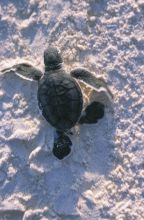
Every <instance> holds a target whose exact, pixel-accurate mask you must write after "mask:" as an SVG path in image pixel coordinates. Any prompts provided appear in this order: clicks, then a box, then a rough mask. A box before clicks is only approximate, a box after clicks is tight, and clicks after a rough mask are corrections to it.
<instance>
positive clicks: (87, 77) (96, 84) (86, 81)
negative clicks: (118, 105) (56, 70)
mask: <svg viewBox="0 0 144 220" xmlns="http://www.w3.org/2000/svg"><path fill="white" fill-rule="evenodd" d="M70 74H71V76H72V77H74V78H76V79H77V80H78V82H79V84H80V86H81V88H82V87H84V86H85V87H91V91H90V92H89V103H92V102H100V103H103V104H104V105H105V106H107V107H110V106H111V105H112V103H113V95H112V93H111V91H110V89H109V88H108V86H107V84H106V82H105V81H104V80H103V79H102V78H96V76H95V75H94V74H92V73H91V72H89V71H88V70H86V69H85V68H77V69H74V70H72V71H71V73H70ZM82 89H83V88H82ZM88 90H90V89H87V90H86V91H88ZM85 95H86V96H87V94H85Z"/></svg>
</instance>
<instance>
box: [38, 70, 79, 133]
mask: <svg viewBox="0 0 144 220" xmlns="http://www.w3.org/2000/svg"><path fill="white" fill-rule="evenodd" d="M38 101H39V106H40V108H41V110H42V114H43V116H44V117H45V119H46V120H47V121H48V122H49V123H50V124H51V125H52V126H54V127H55V128H56V129H59V130H62V131H65V130H68V129H70V128H72V127H73V126H74V125H75V124H76V122H77V121H78V120H79V117H80V114H81V111H82V107H83V99H82V93H81V89H80V87H79V85H78V84H77V82H76V81H75V79H73V78H72V77H71V76H69V75H67V74H65V73H63V72H59V73H52V74H45V76H44V77H43V78H42V79H41V80H40V83H39V88H38Z"/></svg>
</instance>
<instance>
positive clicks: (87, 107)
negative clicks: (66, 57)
mask: <svg viewBox="0 0 144 220" xmlns="http://www.w3.org/2000/svg"><path fill="white" fill-rule="evenodd" d="M44 65H45V70H44V73H43V72H42V71H41V70H39V69H38V68H37V67H34V66H33V65H31V64H29V63H27V62H23V63H19V64H16V65H14V66H12V67H10V68H6V69H3V70H2V72H4V73H5V72H8V71H13V72H14V73H16V74H17V75H18V76H20V77H22V78H24V79H27V80H36V81H38V92H37V99H38V105H39V108H40V110H41V112H42V115H43V117H44V118H45V119H46V120H47V122H48V123H49V124H50V125H51V126H53V127H54V128H55V134H54V145H53V150H52V151H53V154H54V156H56V157H57V158H58V159H60V160H61V159H63V158H65V157H66V156H68V155H69V154H70V152H71V146H72V141H71V139H70V135H71V128H73V127H74V126H75V125H76V124H78V123H79V124H84V123H85V124H91V123H97V121H98V120H99V119H101V118H103V116H104V111H105V107H106V106H109V105H110V103H111V102H112V93H111V92H110V90H109V88H108V87H107V84H106V83H105V82H104V80H102V79H98V78H97V77H96V76H95V75H94V74H93V73H91V72H90V71H88V70H87V69H85V68H82V67H81V68H76V69H74V70H72V71H71V72H70V74H68V73H67V72H66V71H65V70H64V68H63V59H62V55H61V52H60V50H59V49H58V48H57V47H55V46H48V47H47V48H46V49H45V50H44Z"/></svg>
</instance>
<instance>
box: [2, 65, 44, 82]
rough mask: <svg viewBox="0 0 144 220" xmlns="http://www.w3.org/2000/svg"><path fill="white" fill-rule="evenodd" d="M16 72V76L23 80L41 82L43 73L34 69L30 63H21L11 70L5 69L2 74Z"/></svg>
mask: <svg viewBox="0 0 144 220" xmlns="http://www.w3.org/2000/svg"><path fill="white" fill-rule="evenodd" d="M10 71H12V72H14V73H15V74H16V75H18V76H20V77H21V78H24V79H27V80H36V81H37V80H39V79H40V78H41V77H42V75H43V74H42V72H41V71H40V70H39V69H37V68H35V67H33V66H32V65H31V64H29V63H20V64H17V65H14V66H12V67H10V68H6V69H3V70H2V71H1V72H3V73H7V72H10Z"/></svg>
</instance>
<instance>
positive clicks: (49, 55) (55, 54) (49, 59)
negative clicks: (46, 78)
mask: <svg viewBox="0 0 144 220" xmlns="http://www.w3.org/2000/svg"><path fill="white" fill-rule="evenodd" d="M62 62H63V61H62V57H61V53H60V51H59V50H58V49H57V48H56V47H48V48H47V49H46V50H45V51H44V64H45V70H46V71H49V70H54V69H60V68H61V65H62Z"/></svg>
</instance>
